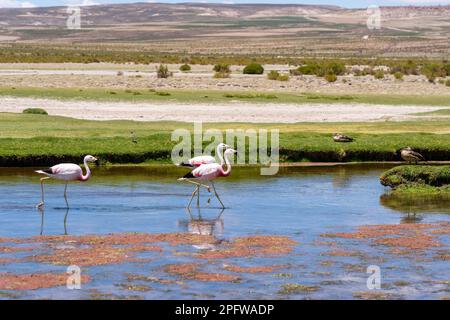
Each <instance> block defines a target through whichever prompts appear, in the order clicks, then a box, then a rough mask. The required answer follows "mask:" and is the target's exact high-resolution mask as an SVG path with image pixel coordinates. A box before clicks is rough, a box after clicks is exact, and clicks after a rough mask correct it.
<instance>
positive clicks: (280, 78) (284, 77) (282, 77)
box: [277, 74, 289, 81]
mask: <svg viewBox="0 0 450 320" xmlns="http://www.w3.org/2000/svg"><path fill="white" fill-rule="evenodd" d="M277 80H278V81H289V75H288V74H280V75H279V76H278V78H277Z"/></svg>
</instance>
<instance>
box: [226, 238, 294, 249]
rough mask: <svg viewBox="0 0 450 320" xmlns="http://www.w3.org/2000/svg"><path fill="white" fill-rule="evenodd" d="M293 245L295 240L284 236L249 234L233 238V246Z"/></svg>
mask: <svg viewBox="0 0 450 320" xmlns="http://www.w3.org/2000/svg"><path fill="white" fill-rule="evenodd" d="M295 245H298V243H297V242H296V241H294V240H292V239H290V238H289V237H284V236H250V237H239V238H234V239H233V246H236V247H241V246H243V247H285V246H295Z"/></svg>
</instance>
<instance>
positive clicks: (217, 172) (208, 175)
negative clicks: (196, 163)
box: [179, 149, 237, 208]
mask: <svg viewBox="0 0 450 320" xmlns="http://www.w3.org/2000/svg"><path fill="white" fill-rule="evenodd" d="M234 154H237V151H236V150H234V149H227V150H226V151H225V155H224V158H225V164H226V166H227V169H226V170H224V169H223V166H222V165H220V164H218V163H210V164H204V165H201V166H200V167H198V168H195V169H194V170H192V172H190V173H188V174H187V175H185V176H184V177H183V178H181V179H179V181H187V182H191V183H194V184H197V188H196V189H195V190H194V192H193V193H192V197H191V200H190V201H189V204H188V208H189V207H190V206H191V203H192V199H194V196H195V194H196V193H197V192H199V187H200V186H203V187H205V188H207V189H208V191H209V186H207V185H205V184H202V183H197V182H194V181H191V179H192V180H197V181H200V182H205V181H209V182H211V186H212V188H213V190H214V194H215V196H216V197H217V200H219V202H220V204H221V205H222V208H225V206H224V204H223V202H222V200H220V197H219V194H218V193H217V191H216V188H215V186H214V180H215V179H217V178H220V177H228V176H229V175H230V174H231V162H230V157H231V156H233V155H234Z"/></svg>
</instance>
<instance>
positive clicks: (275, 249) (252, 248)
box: [195, 236, 298, 259]
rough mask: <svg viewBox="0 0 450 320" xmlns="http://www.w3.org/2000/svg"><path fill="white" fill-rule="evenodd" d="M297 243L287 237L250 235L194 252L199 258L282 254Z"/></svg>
mask: <svg viewBox="0 0 450 320" xmlns="http://www.w3.org/2000/svg"><path fill="white" fill-rule="evenodd" d="M297 244H298V243H297V242H295V241H293V240H291V239H290V238H288V237H281V236H251V237H240V238H235V239H232V240H231V242H229V243H226V244H225V245H224V246H223V247H222V248H219V249H215V250H210V251H203V252H201V253H198V254H196V255H195V256H196V257H197V258H201V259H226V258H239V257H250V256H256V255H282V254H288V253H291V252H292V250H293V248H292V246H295V245H297Z"/></svg>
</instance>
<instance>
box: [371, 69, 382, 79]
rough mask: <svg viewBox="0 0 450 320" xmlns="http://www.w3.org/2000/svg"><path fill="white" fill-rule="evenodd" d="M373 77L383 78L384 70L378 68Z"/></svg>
mask: <svg viewBox="0 0 450 320" xmlns="http://www.w3.org/2000/svg"><path fill="white" fill-rule="evenodd" d="M373 77H374V78H375V79H378V80H381V79H384V71H383V70H381V69H378V70H377V71H375V72H374V74H373Z"/></svg>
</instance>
